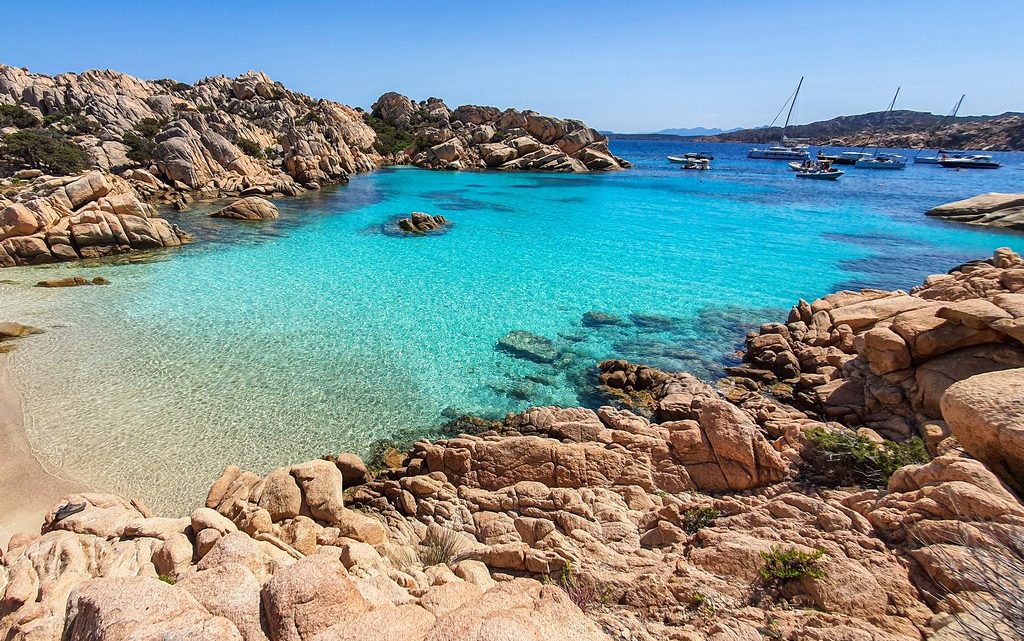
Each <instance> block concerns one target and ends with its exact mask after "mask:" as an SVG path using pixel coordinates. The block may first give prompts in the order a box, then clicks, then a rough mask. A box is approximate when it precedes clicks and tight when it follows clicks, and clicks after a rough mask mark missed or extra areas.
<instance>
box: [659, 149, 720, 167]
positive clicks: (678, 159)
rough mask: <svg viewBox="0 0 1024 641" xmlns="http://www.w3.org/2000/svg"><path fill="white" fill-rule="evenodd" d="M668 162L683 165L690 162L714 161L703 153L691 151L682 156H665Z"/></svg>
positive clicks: (712, 157) (710, 156)
mask: <svg viewBox="0 0 1024 641" xmlns="http://www.w3.org/2000/svg"><path fill="white" fill-rule="evenodd" d="M666 158H668V161H669V162H674V163H679V164H683V163H686V162H689V161H691V160H714V159H715V157H714V156H712V155H710V154H706V153H704V152H696V151H691V152H688V153H685V154H683V155H682V156H666Z"/></svg>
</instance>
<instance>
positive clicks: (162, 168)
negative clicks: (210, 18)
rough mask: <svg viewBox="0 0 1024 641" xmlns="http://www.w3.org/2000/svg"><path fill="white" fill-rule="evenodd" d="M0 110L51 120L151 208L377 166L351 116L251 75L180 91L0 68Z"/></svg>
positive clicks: (89, 74)
mask: <svg viewBox="0 0 1024 641" xmlns="http://www.w3.org/2000/svg"><path fill="white" fill-rule="evenodd" d="M0 103H2V104H15V105H20V106H21V107H23V108H25V109H27V110H28V111H30V112H31V113H33V114H35V115H36V116H37V117H38V119H39V120H43V118H48V119H49V120H50V121H55V124H54V125H53V126H54V127H57V128H60V129H61V130H62V131H64V130H66V131H67V132H68V135H69V137H70V138H71V140H73V141H74V142H75V143H76V144H78V145H79V146H80V147H82V148H83V149H84V150H85V151H86V152H87V154H88V155H89V156H90V158H91V159H92V162H94V163H95V164H96V165H97V166H98V167H100V168H101V169H106V170H122V169H125V168H135V169H136V170H137V171H144V172H146V174H148V175H144V178H143V180H144V181H145V182H146V183H149V186H150V187H151V189H152V193H151V195H152V196H153V199H159V200H167V201H175V200H177V199H179V198H192V197H194V196H196V195H198V196H199V197H217V196H231V195H236V196H237V195H242V196H248V195H266V196H271V195H295V194H298V193H301V192H302V191H304V190H305V189H307V188H314V189H315V188H318V187H319V186H321V185H323V184H326V183H331V182H338V181H342V180H345V178H346V176H348V175H349V174H352V173H355V172H359V171H368V170H370V169H373V168H374V167H376V166H377V165H378V164H379V162H380V155H379V154H377V153H376V152H375V151H374V150H373V143H374V141H375V140H376V137H375V134H374V132H373V130H372V129H370V128H369V127H368V126H367V125H365V124H364V123H363V120H362V116H361V115H360V114H359V113H358V112H357V111H356V110H355V109H352V108H351V107H347V106H345V105H341V104H338V103H336V102H331V101H329V100H315V99H313V98H310V97H309V96H306V95H303V94H300V93H297V92H293V91H290V90H289V89H287V88H286V87H284V85H282V84H281V83H279V82H274V81H273V80H271V79H270V78H268V77H267V76H266V75H265V74H263V73H259V72H252V71H251V72H249V73H246V74H243V75H241V76H238V77H237V78H234V79H230V78H226V77H224V76H215V77H212V78H205V79H203V80H200V81H199V82H197V83H196V84H195V85H186V84H184V83H178V82H174V81H164V80H160V81H146V80H140V79H138V78H134V77H132V76H129V75H127V74H123V73H118V72H116V71H97V70H93V71H86V72H83V73H81V74H75V73H65V74H60V75H57V76H53V77H49V76H45V75H42V74H34V73H29V72H28V71H25V70H24V69H18V68H15V67H9V66H5V65H0ZM64 123H71V124H67V125H66V124H64ZM71 125H77V129H76V128H74V127H72V126H71ZM82 129H85V130H86V131H87V132H88V133H80V130H82ZM133 146H134V147H136V148H137V149H135V150H134V151H135V153H129V151H131V148H132V147H133ZM131 157H134V158H136V160H132V159H131ZM150 178H155V181H154V180H150Z"/></svg>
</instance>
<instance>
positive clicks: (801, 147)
mask: <svg viewBox="0 0 1024 641" xmlns="http://www.w3.org/2000/svg"><path fill="white" fill-rule="evenodd" d="M803 84H804V78H803V76H801V77H800V82H798V83H797V85H796V91H794V92H793V95H792V96H791V97H790V99H789V100H787V101H786V104H784V105H782V109H780V110H779V113H777V114H776V115H775V119H774V120H772V122H771V124H770V125H768V129H769V130H770V129H771V128H772V127H774V126H775V122H776V121H777V120H778V119H779V116H781V115H782V112H783V110H785V109H786V107H787V106H788V107H789V111H788V112H787V113H786V124H785V125H783V126H782V138H781V140H780V141H779V144H777V145H771V146H768V147H754V148H753V149H751V150H750V151H748V152H747V158H759V159H765V160H806V159H808V158H810V157H811V156H810V154H809V153H807V145H806V144H803V141H802V140H791V139H789V138H786V129H788V128H789V121H790V119H791V118H792V117H793V108H794V107H795V106H796V99H797V97H799V96H800V87H802V86H803Z"/></svg>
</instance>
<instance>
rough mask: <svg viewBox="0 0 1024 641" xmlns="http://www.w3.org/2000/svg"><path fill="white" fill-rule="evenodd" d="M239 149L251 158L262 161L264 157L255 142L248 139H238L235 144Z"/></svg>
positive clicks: (261, 149) (260, 148)
mask: <svg viewBox="0 0 1024 641" xmlns="http://www.w3.org/2000/svg"><path fill="white" fill-rule="evenodd" d="M235 145H237V146H238V148H239V149H241V150H242V151H243V152H245V153H246V154H248V155H250V156H252V157H253V158H259V159H262V158H263V157H264V153H263V148H262V147H260V144H259V143H258V142H256V141H255V140H251V139H249V138H239V139H238V142H236V143H235Z"/></svg>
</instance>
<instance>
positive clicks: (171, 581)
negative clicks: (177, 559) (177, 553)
mask: <svg viewBox="0 0 1024 641" xmlns="http://www.w3.org/2000/svg"><path fill="white" fill-rule="evenodd" d="M157 578H158V579H160V580H161V581H163V582H164V583H166V584H167V585H174V584H175V583H177V582H178V581H177V580H175V578H174V577H173V576H170V575H167V574H161V575H160V576H158V577H157Z"/></svg>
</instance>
